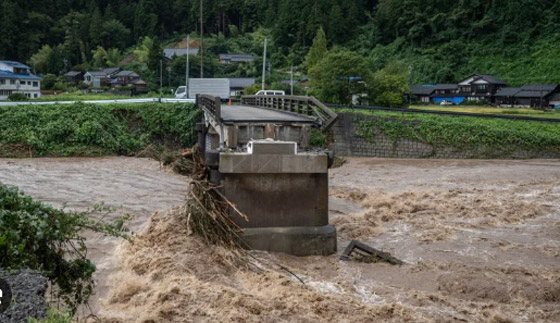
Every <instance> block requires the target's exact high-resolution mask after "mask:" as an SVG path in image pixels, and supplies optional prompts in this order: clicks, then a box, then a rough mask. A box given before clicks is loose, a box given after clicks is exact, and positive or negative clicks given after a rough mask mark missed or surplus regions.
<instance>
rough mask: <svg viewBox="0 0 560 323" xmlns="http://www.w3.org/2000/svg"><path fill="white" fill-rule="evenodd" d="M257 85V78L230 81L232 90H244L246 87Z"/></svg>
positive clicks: (232, 79)
mask: <svg viewBox="0 0 560 323" xmlns="http://www.w3.org/2000/svg"><path fill="white" fill-rule="evenodd" d="M253 84H255V78H253V77H236V78H230V79H229V87H230V88H242V87H246V86H251V85H253Z"/></svg>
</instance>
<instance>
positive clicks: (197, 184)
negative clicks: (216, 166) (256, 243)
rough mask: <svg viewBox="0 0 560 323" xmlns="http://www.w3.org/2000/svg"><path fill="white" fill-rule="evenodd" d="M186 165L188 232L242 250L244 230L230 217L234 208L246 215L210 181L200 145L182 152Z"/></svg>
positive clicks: (244, 217)
mask: <svg viewBox="0 0 560 323" xmlns="http://www.w3.org/2000/svg"><path fill="white" fill-rule="evenodd" d="M183 158H184V159H186V161H185V163H184V164H185V168H186V169H188V171H189V173H190V175H191V180H190V188H191V189H190V192H189V197H188V199H187V204H186V210H187V213H188V214H187V217H188V226H189V228H188V229H189V232H193V233H196V234H198V235H200V236H201V237H203V238H204V240H205V241H206V242H207V243H209V244H217V245H222V246H225V247H228V248H231V249H238V250H241V249H243V242H242V240H241V239H240V238H239V233H240V232H241V231H242V229H241V227H239V226H238V225H237V224H236V223H235V222H234V221H233V220H232V218H231V216H230V211H231V210H233V211H234V212H235V213H237V214H239V215H240V216H241V217H242V218H243V219H245V220H246V221H248V218H247V216H245V215H244V214H243V213H242V212H240V211H239V210H238V209H237V208H236V207H235V205H234V204H233V203H231V202H230V201H229V200H228V199H227V198H226V197H225V196H224V195H223V194H222V193H221V192H220V190H219V189H220V187H219V186H216V185H214V184H212V183H211V182H210V181H209V180H208V170H207V167H206V165H205V164H204V160H203V159H202V156H201V155H200V153H199V151H198V149H197V147H196V146H195V147H193V148H192V149H190V150H187V151H185V152H184V153H183Z"/></svg>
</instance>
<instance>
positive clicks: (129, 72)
mask: <svg viewBox="0 0 560 323" xmlns="http://www.w3.org/2000/svg"><path fill="white" fill-rule="evenodd" d="M130 74H136V73H134V71H120V72H118V73H117V74H115V76H128V75H130Z"/></svg>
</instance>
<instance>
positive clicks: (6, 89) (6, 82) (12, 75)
mask: <svg viewBox="0 0 560 323" xmlns="http://www.w3.org/2000/svg"><path fill="white" fill-rule="evenodd" d="M12 93H22V94H24V95H25V96H27V97H28V98H38V97H40V96H41V78H40V77H38V76H36V75H33V74H31V72H30V68H29V66H27V65H24V64H22V63H19V62H15V61H2V60H0V100H5V99H7V98H8V96H10V94H12Z"/></svg>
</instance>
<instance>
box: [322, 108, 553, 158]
mask: <svg viewBox="0 0 560 323" xmlns="http://www.w3.org/2000/svg"><path fill="white" fill-rule="evenodd" d="M375 118H376V117H375V116H368V115H363V114H357V113H356V114H354V113H341V114H339V119H338V120H337V122H336V123H335V124H334V126H333V127H332V128H331V131H332V143H331V149H332V150H333V151H334V152H335V154H336V155H339V156H356V157H385V158H451V159H467V158H511V159H529V158H560V151H528V150H523V149H513V148H512V147H504V149H503V150H501V151H495V150H490V149H488V147H485V146H484V145H482V144H481V145H480V146H479V147H475V148H457V147H450V146H438V147H434V146H432V145H430V144H427V143H425V142H421V141H417V140H410V139H397V140H393V139H392V138H390V137H389V136H386V135H385V134H383V133H382V132H381V131H379V129H376V128H374V129H372V130H373V134H374V135H373V140H372V139H370V138H363V137H359V136H357V135H356V128H357V127H358V123H359V122H360V120H364V119H375Z"/></svg>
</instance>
